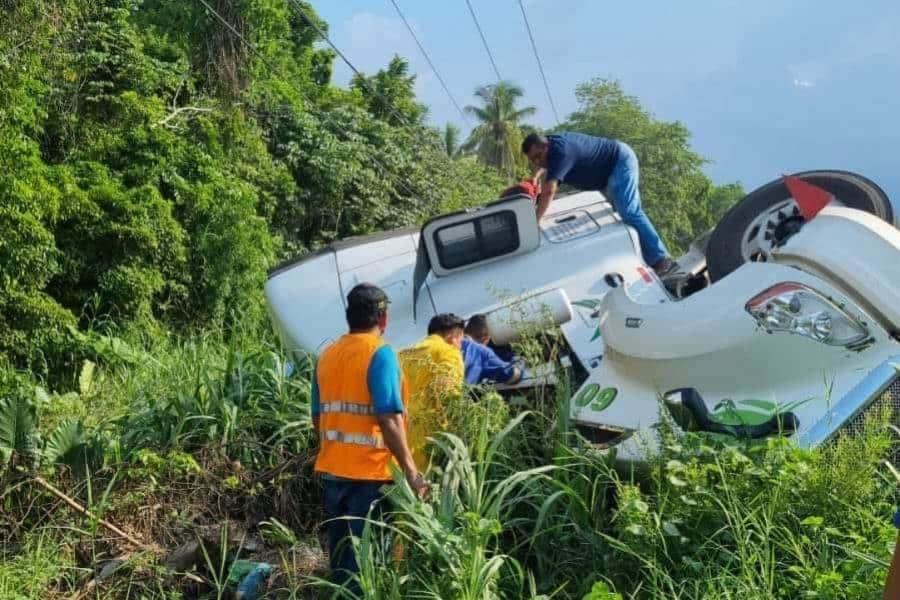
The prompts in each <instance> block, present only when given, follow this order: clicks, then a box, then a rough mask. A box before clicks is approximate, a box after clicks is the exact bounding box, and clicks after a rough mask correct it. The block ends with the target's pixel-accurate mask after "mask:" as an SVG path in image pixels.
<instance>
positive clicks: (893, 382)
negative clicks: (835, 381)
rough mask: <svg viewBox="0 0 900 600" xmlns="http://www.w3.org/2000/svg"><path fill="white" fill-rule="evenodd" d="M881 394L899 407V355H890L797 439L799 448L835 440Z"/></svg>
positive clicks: (811, 446)
mask: <svg viewBox="0 0 900 600" xmlns="http://www.w3.org/2000/svg"><path fill="white" fill-rule="evenodd" d="M883 394H888V395H889V398H888V402H891V403H892V404H893V406H895V407H898V406H900V354H898V355H895V356H892V357H891V358H889V359H887V360H886V361H884V362H883V363H881V364H880V365H878V366H877V367H876V368H874V369H872V370H871V371H870V372H869V374H868V375H866V377H865V378H863V379H862V381H860V382H859V383H858V384H856V386H854V387H853V388H852V389H851V390H850V391H849V392H847V393H846V394H844V397H843V398H841V399H840V400H839V401H838V402H837V403H836V404H835V405H834V406H833V407H832V408H831V409H830V410H829V411H828V412H826V413H825V414H824V415H823V416H822V417H821V418H820V419H819V420H818V421H817V422H816V423H815V424H814V425H813V426H812V427H810V428H809V429H808V430H806V432H804V433H803V434H802V435H801V436H800V438H799V439H798V440H797V443H798V445H799V446H801V447H803V448H815V447H817V446H820V445H822V444H824V443H825V442H827V441H828V440H830V439H832V438H833V437H835V436H836V435H837V434H838V432H839V431H840V430H841V429H842V428H843V427H845V426H847V425H848V424H850V423H852V422H854V420H855V419H857V418H858V417H861V416H862V415H863V414H864V413H865V412H866V410H867V409H868V408H869V407H870V406H872V405H873V404H874V403H875V402H876V401H877V400H878V399H879V398H880V397H881V396H882V395H883Z"/></svg>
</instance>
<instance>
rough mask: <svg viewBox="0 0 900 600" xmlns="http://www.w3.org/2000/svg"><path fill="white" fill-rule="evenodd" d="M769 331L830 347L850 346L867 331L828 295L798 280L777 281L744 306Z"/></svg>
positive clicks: (863, 336)
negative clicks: (796, 281) (788, 334)
mask: <svg viewBox="0 0 900 600" xmlns="http://www.w3.org/2000/svg"><path fill="white" fill-rule="evenodd" d="M746 309H747V312H749V313H750V314H751V315H752V316H753V318H754V319H756V322H757V323H759V325H760V327H762V328H763V329H765V330H766V331H768V332H769V333H795V334H797V335H802V336H804V337H808V338H810V339H812V340H815V341H817V342H822V343H823V344H828V345H830V346H850V345H853V344H855V343H857V342H861V341H862V340H864V339H866V338H867V337H869V330H868V329H866V326H865V325H863V324H862V323H860V322H859V321H857V320H856V319H855V318H853V317H852V316H850V315H849V314H847V313H846V312H844V310H843V309H841V308H840V307H839V306H837V305H836V304H834V303H833V302H831V301H830V300H829V299H828V298H826V297H825V296H823V295H822V294H820V293H819V292H817V291H815V290H814V289H812V288H809V287H807V286H805V285H802V284H800V283H792V282H787V283H779V284H778V285H775V286H772V287H770V288H769V289H767V290H766V291H764V292H763V293H761V294H759V295H758V296H756V297H754V298H752V299H751V300H750V301H749V302H747V305H746Z"/></svg>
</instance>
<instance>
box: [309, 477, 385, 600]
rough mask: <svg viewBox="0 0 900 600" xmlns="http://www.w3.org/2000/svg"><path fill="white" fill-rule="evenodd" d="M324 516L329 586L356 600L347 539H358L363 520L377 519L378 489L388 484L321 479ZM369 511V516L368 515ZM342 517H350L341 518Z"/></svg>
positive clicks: (355, 569) (353, 567) (352, 559)
mask: <svg viewBox="0 0 900 600" xmlns="http://www.w3.org/2000/svg"><path fill="white" fill-rule="evenodd" d="M323 481H324V483H325V516H326V517H327V518H328V519H329V521H328V523H327V524H326V526H327V528H328V562H329V567H330V568H331V577H330V579H331V582H332V583H334V584H336V585H343V586H344V588H345V589H346V590H348V591H350V592H352V593H353V594H355V595H357V596H359V595H360V593H361V592H360V589H359V584H358V583H357V582H356V581H354V580H353V576H354V575H355V574H356V573H358V572H359V565H358V564H357V563H356V554H355V553H354V551H353V544H352V542H351V541H350V536H354V537H362V533H363V527H365V521H364V519H365V518H366V517H370V518H372V519H379V518H381V516H382V515H381V500H382V498H383V497H384V495H383V494H382V493H381V488H382V486H384V485H385V484H387V483H390V482H377V481H350V480H346V479H340V480H336V479H330V478H325V479H323ZM370 511H371V514H370ZM342 517H350V518H349V519H348V518H342Z"/></svg>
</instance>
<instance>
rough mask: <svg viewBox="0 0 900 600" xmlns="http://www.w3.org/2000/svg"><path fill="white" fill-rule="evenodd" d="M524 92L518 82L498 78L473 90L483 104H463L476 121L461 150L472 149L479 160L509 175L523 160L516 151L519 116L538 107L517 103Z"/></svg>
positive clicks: (520, 121)
mask: <svg viewBox="0 0 900 600" xmlns="http://www.w3.org/2000/svg"><path fill="white" fill-rule="evenodd" d="M523 95H524V92H523V91H522V88H520V87H519V86H517V85H515V84H513V83H509V82H506V81H501V82H498V83H496V84H492V85H483V86H481V87H479V88H478V89H476V90H475V96H476V97H477V98H478V99H479V100H481V102H482V106H467V107H466V112H467V113H469V114H470V115H472V116H474V117H475V118H477V119H478V121H479V124H478V125H476V126H475V128H474V129H473V130H472V133H471V134H469V139H468V140H466V144H465V145H464V146H463V150H465V151H466V152H473V151H474V152H475V154H476V155H477V156H478V160H480V161H481V162H483V163H484V164H487V165H491V166H493V167H495V168H496V169H497V170H499V171H500V172H502V173H507V172H508V173H509V174H510V176H511V177H512V178H515V176H516V175H515V172H516V168H517V167H518V166H519V165H521V164H522V163H523V160H524V159H523V158H522V157H521V156H520V152H519V145H520V144H521V142H522V137H523V134H522V129H523V127H524V125H523V124H522V120H523V119H525V118H527V117H530V116H531V115H533V114H534V113H535V112H536V110H537V109H535V108H534V107H533V106H526V107H524V108H518V107H517V106H516V103H517V102H518V101H519V99H520V98H522V96H523ZM529 129H530V128H529Z"/></svg>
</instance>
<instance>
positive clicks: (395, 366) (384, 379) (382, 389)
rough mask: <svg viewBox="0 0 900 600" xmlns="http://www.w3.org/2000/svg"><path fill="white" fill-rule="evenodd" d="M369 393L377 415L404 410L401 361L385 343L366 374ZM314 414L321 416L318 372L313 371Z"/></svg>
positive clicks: (373, 356) (376, 352) (370, 363)
mask: <svg viewBox="0 0 900 600" xmlns="http://www.w3.org/2000/svg"><path fill="white" fill-rule="evenodd" d="M366 380H367V383H368V385H369V394H370V395H371V396H372V404H373V405H374V409H375V414H376V415H384V414H390V413H402V412H403V392H402V384H401V375H400V361H398V360H397V353H396V352H394V349H393V348H391V347H390V346H388V345H387V344H385V345H384V346H382V347H381V348H379V349H378V350H376V351H375V354H373V355H372V360H371V362H369V370H368V372H367V374H366ZM311 400H312V414H313V416H314V417H317V416H319V381H318V373H317V372H316V371H313V380H312V399H311Z"/></svg>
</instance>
